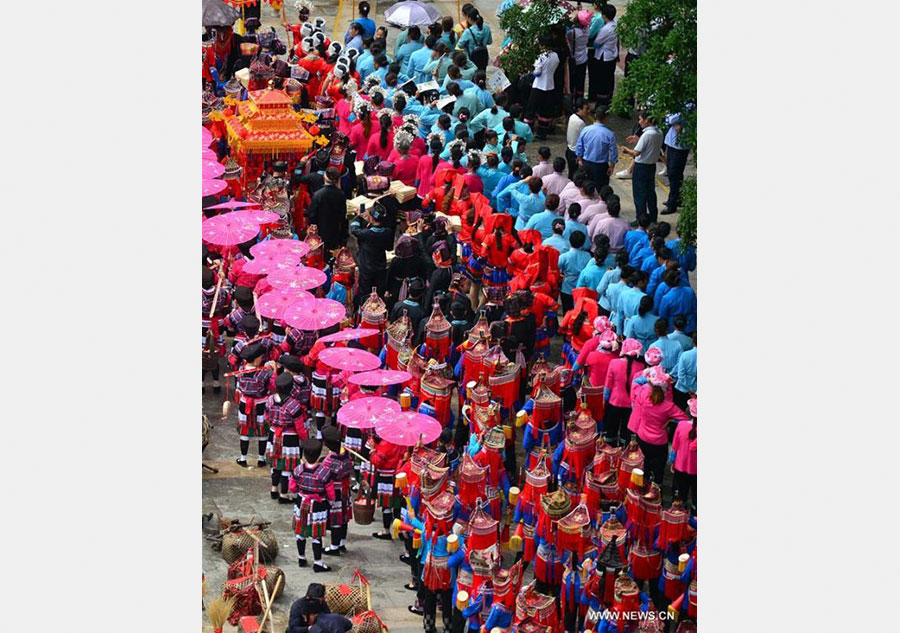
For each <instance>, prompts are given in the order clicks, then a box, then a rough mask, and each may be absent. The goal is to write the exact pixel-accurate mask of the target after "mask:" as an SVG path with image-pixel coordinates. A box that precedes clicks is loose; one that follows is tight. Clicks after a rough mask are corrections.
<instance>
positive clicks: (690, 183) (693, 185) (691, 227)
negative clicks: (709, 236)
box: [676, 178, 697, 246]
mask: <svg viewBox="0 0 900 633" xmlns="http://www.w3.org/2000/svg"><path fill="white" fill-rule="evenodd" d="M676 226H677V229H678V235H679V236H680V237H681V241H682V245H685V246H686V245H691V246H696V245H697V179H696V178H685V179H684V182H683V183H682V185H681V205H680V206H679V207H678V224H677V225H676Z"/></svg>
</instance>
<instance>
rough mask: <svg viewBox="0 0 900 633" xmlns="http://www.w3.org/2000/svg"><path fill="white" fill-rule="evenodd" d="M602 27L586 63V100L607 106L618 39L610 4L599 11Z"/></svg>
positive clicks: (612, 87)
mask: <svg viewBox="0 0 900 633" xmlns="http://www.w3.org/2000/svg"><path fill="white" fill-rule="evenodd" d="M600 14H601V15H602V16H603V26H602V27H601V28H600V32H599V33H597V36H596V37H595V38H594V41H593V42H592V44H593V46H594V56H593V59H591V60H590V62H589V63H588V73H589V76H588V100H589V101H597V102H599V103H602V104H605V105H609V104H610V103H611V102H612V96H613V90H614V89H615V86H616V61H617V60H618V59H619V38H618V36H617V35H616V8H615V7H614V6H613V5H611V4H606V5H603V7H602V8H601V9H600Z"/></svg>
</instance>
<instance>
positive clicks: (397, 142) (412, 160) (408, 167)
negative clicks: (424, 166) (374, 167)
mask: <svg viewBox="0 0 900 633" xmlns="http://www.w3.org/2000/svg"><path fill="white" fill-rule="evenodd" d="M411 145H412V134H410V133H409V132H408V131H407V130H405V129H400V130H398V131H397V133H396V134H395V135H394V151H392V152H391V155H390V156H389V157H388V161H389V162H391V163H393V164H394V175H393V179H394V180H399V181H400V182H402V183H403V184H404V185H407V186H408V187H414V186H415V184H416V172H417V171H418V170H419V159H418V158H416V157H415V156H412V155H411V154H410V153H409V148H410V146H411Z"/></svg>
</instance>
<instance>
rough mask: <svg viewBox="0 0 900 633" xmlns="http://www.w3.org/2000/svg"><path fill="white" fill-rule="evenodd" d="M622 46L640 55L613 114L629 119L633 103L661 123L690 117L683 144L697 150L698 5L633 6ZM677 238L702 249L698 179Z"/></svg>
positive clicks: (682, 1) (689, 188)
mask: <svg viewBox="0 0 900 633" xmlns="http://www.w3.org/2000/svg"><path fill="white" fill-rule="evenodd" d="M616 24H617V26H616V34H617V35H618V36H619V42H620V43H621V44H622V46H624V47H626V48H629V49H632V50H635V51H639V52H640V56H639V57H638V58H637V59H634V60H632V61H631V62H630V63H629V65H628V77H626V78H624V79H623V80H622V81H620V82H619V84H618V85H617V86H616V94H615V97H614V98H613V110H614V111H615V112H616V113H618V114H621V115H623V116H628V115H629V114H630V113H631V109H632V97H633V98H634V103H637V104H638V105H639V106H641V107H644V108H647V109H648V110H649V111H650V113H651V114H652V115H653V117H654V118H655V119H656V120H657V121H663V120H664V119H665V117H666V115H668V114H672V113H675V112H681V113H682V114H683V115H684V117H685V125H684V129H683V131H682V133H681V135H680V137H679V140H680V141H681V143H682V144H683V145H684V146H685V147H689V148H691V149H693V150H694V160H695V161H696V156H697V154H696V150H697V0H631V2H629V3H628V6H627V7H626V8H625V11H624V14H623V15H620V16H619V17H618V18H617V20H616ZM679 212H680V215H679V217H678V234H679V235H680V236H681V238H682V239H683V240H684V242H685V243H686V244H691V245H696V243H697V179H696V178H686V179H685V181H684V184H683V185H682V188H681V205H680V207H679Z"/></svg>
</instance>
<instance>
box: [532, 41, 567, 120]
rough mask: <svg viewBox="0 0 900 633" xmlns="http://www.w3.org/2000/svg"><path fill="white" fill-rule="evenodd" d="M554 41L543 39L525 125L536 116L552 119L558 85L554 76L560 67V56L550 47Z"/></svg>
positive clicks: (535, 67) (536, 63)
mask: <svg viewBox="0 0 900 633" xmlns="http://www.w3.org/2000/svg"><path fill="white" fill-rule="evenodd" d="M551 45H552V41H551V40H550V39H549V38H547V37H546V36H545V37H542V38H541V53H540V55H538V58H537V59H536V60H534V72H533V74H534V83H532V84H531V94H530V95H529V96H528V104H527V105H526V107H525V123H528V124H529V125H530V124H531V122H532V121H534V119H535V116H541V117H544V118H550V117H549V114H550V113H551V111H552V109H553V96H552V95H553V90H554V88H556V84H555V83H554V81H553V75H554V74H555V73H556V68H557V67H558V66H559V55H557V54H556V51H554V50H552V49H551V48H550V47H551Z"/></svg>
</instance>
